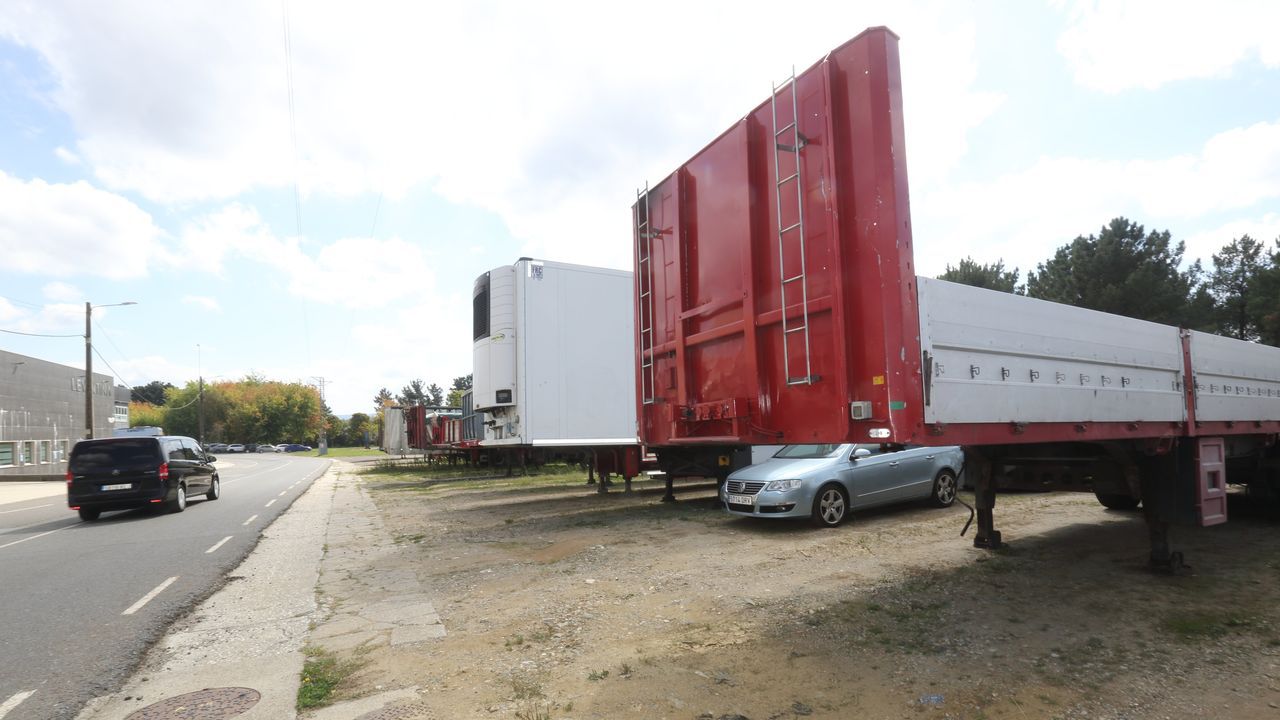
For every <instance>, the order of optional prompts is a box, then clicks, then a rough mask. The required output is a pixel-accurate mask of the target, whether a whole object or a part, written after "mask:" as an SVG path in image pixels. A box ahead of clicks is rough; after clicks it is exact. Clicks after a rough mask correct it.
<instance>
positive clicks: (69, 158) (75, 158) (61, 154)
mask: <svg viewBox="0 0 1280 720" xmlns="http://www.w3.org/2000/svg"><path fill="white" fill-rule="evenodd" d="M53 154H54V155H55V156H57V158H58V159H59V160H61V161H62V162H64V163H66V164H68V165H79V164H80V163H81V160H80V156H79V155H77V154H75V153H74V152H72V151H70V150H68V149H66V148H64V147H62V146H61V145H59V146H58V147H56V148H54V149H53Z"/></svg>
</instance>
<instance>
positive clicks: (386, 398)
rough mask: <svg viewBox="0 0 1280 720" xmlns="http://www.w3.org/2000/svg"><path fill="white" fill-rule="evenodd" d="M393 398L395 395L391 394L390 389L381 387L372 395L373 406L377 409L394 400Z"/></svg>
mask: <svg viewBox="0 0 1280 720" xmlns="http://www.w3.org/2000/svg"><path fill="white" fill-rule="evenodd" d="M395 399H396V397H395V396H394V395H392V394H391V391H390V390H388V389H386V388H382V389H381V390H379V391H378V394H377V395H374V396H373V407H374V408H375V409H377V410H381V409H382V408H384V407H386V406H387V403H391V402H395Z"/></svg>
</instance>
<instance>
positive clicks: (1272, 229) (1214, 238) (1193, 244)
mask: <svg viewBox="0 0 1280 720" xmlns="http://www.w3.org/2000/svg"><path fill="white" fill-rule="evenodd" d="M1245 235H1248V236H1249V237H1251V238H1253V239H1254V240H1257V241H1258V242H1259V243H1262V245H1263V248H1264V251H1265V252H1268V253H1270V252H1275V251H1276V249H1277V246H1276V241H1277V240H1280V213H1274V212H1270V213H1266V214H1265V215H1261V216H1259V217H1254V218H1245V219H1242V220H1232V221H1231V222H1228V223H1224V224H1222V225H1219V226H1217V227H1214V228H1210V229H1209V230H1204V231H1201V232H1197V233H1193V234H1191V235H1188V236H1187V238H1186V243H1187V256H1188V257H1193V258H1196V257H1198V258H1200V259H1201V260H1203V261H1204V267H1205V269H1206V270H1208V269H1211V268H1212V267H1213V254H1214V253H1217V252H1220V251H1221V250H1222V248H1223V246H1224V245H1228V244H1229V243H1230V242H1231V241H1232V240H1236V239H1238V238H1241V237H1243V236H1245Z"/></svg>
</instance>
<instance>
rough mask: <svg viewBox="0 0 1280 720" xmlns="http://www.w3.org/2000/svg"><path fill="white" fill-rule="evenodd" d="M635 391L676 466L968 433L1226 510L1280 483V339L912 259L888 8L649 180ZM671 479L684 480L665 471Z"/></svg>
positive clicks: (1110, 486)
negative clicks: (1049, 293) (964, 275)
mask: <svg viewBox="0 0 1280 720" xmlns="http://www.w3.org/2000/svg"><path fill="white" fill-rule="evenodd" d="M632 221H633V233H634V249H635V270H636V272H635V285H634V288H633V291H632V298H633V300H634V308H635V365H634V367H635V373H636V384H635V389H636V396H635V405H636V409H637V417H638V420H639V435H640V440H641V441H642V442H643V443H644V445H645V446H646V447H648V448H649V449H650V450H652V451H653V452H654V453H655V454H656V455H657V458H658V462H659V465H660V467H661V468H662V469H663V470H664V471H665V472H666V473H667V474H668V478H669V479H670V478H673V477H674V476H676V475H712V476H715V477H717V478H721V479H723V478H724V477H726V476H727V475H728V474H729V472H731V471H732V470H734V469H736V468H737V467H740V466H742V465H744V464H746V463H747V462H749V457H750V451H749V448H750V446H752V445H761V444H779V443H786V444H790V443H845V442H889V443H902V444H911V443H914V444H924V445H963V446H964V447H965V448H966V457H967V460H966V464H967V469H966V474H967V475H968V476H969V477H970V479H971V481H972V482H973V483H974V485H975V491H976V494H977V501H978V502H977V511H978V512H977V514H978V531H977V536H976V538H975V544H977V545H979V546H983V547H995V546H997V545H999V544H1000V542H1001V538H1000V534H999V532H997V531H996V530H995V527H994V519H993V517H994V516H993V509H994V506H995V498H996V492H997V489H999V488H1018V487H1036V488H1059V489H1076V490H1084V491H1091V492H1094V493H1095V494H1096V495H1097V497H1098V499H1099V501H1101V502H1103V503H1104V504H1106V505H1108V506H1109V507H1136V506H1137V505H1138V504H1139V503H1141V504H1142V505H1143V506H1144V508H1145V514H1146V518H1147V520H1148V522H1149V523H1150V525H1151V529H1152V533H1151V535H1152V548H1151V550H1152V561H1153V563H1154V564H1156V565H1158V566H1161V567H1166V568H1167V567H1173V566H1176V565H1177V564H1178V557H1177V556H1176V555H1175V554H1174V553H1172V552H1171V551H1170V549H1169V547H1168V527H1169V524H1170V523H1175V522H1189V523H1198V524H1203V525H1209V524H1216V523H1220V522H1223V521H1225V520H1226V488H1227V481H1228V478H1230V479H1231V481H1232V482H1238V483H1241V484H1245V485H1247V486H1248V487H1249V489H1250V490H1251V491H1253V492H1258V493H1267V494H1271V495H1280V468H1278V465H1280V449H1278V448H1277V437H1280V349H1277V348H1273V347H1267V346H1261V345H1257V344H1255V343H1247V342H1242V341H1238V340H1232V339H1229V338H1221V337H1216V336H1212V335H1208V334H1205V333H1199V332H1192V331H1188V330H1183V329H1180V328H1177V327H1171V326H1165V325H1160V324H1156V323H1151V322H1145V321H1142V320H1135V319H1132V318H1126V317H1121V316H1118V315H1110V314H1106V313H1100V312H1096V311H1091V310H1086V309H1082V308H1077V307H1071V306H1066V305H1061V304H1057V303H1050V302H1045V301H1041V300H1036V299H1031V298H1026V297H1022V296H1017V295H1013V294H1008V293H1000V292H994V291H989V290H982V289H978V288H972V287H968V286H963V285H957V284H954V283H948V282H944V281H939V280H933V279H930V278H924V277H919V276H917V274H916V272H915V265H914V256H913V240H912V226H911V217H910V203H909V200H908V183H907V171H906V142H905V134H904V130H903V104H902V87H901V77H900V67H899V59H898V37H897V36H896V35H895V34H893V33H892V32H891V31H889V30H888V29H886V28H871V29H869V30H866V31H865V32H863V33H861V34H859V35H858V36H857V37H855V38H853V39H852V40H850V41H849V42H847V43H845V44H843V45H841V46H840V47H838V48H836V49H835V50H832V51H831V52H830V53H828V54H827V55H826V56H825V57H823V58H822V59H821V60H820V61H818V62H817V63H815V64H813V65H812V66H810V67H809V68H807V69H805V70H803V71H802V72H800V73H799V74H795V75H793V76H792V77H791V78H789V79H788V80H786V81H785V82H782V83H780V84H775V86H774V92H773V95H772V96H771V97H770V98H769V99H768V100H766V101H765V102H764V103H762V104H760V105H758V106H757V107H755V108H754V109H753V110H751V112H749V113H748V114H747V115H746V116H744V117H743V118H742V119H741V120H739V121H738V122H737V123H735V124H734V125H733V126H732V127H730V128H729V129H728V130H726V131H725V132H724V133H722V134H721V135H720V136H719V137H717V138H716V139H715V140H713V141H712V142H711V143H710V144H709V145H707V146H706V147H705V148H703V149H702V150H700V151H699V152H698V153H696V154H695V155H694V156H693V157H692V158H690V159H689V160H688V161H686V162H685V163H684V164H682V165H681V166H680V167H679V168H678V169H677V170H676V171H675V172H673V173H672V174H671V175H669V176H668V177H666V178H664V179H662V180H661V181H659V182H658V183H656V184H653V185H648V184H646V186H645V188H644V189H643V190H641V191H640V192H639V193H637V198H636V203H635V204H634V205H633V206H632ZM668 499H673V498H672V497H671V485H670V484H669V485H668Z"/></svg>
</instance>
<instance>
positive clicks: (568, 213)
mask: <svg viewBox="0 0 1280 720" xmlns="http://www.w3.org/2000/svg"><path fill="white" fill-rule="evenodd" d="M766 7H767V8H769V9H770V11H766ZM775 7H776V6H761V7H755V8H752V7H741V6H740V5H739V4H737V3H728V2H716V3H692V4H691V3H686V2H678V1H677V0H661V1H655V2H653V3H650V4H648V5H646V6H645V9H644V11H643V12H636V13H630V14H628V15H627V21H626V22H625V23H619V22H617V16H616V11H615V9H613V8H612V7H608V6H604V5H600V4H598V3H586V2H574V1H572V0H562V1H561V2H554V3H538V4H529V3H514V2H513V3H504V2H482V3H463V4H454V5H448V4H439V3H430V4H418V5H415V4H405V3H398V2H389V1H388V2H370V3H365V4H362V5H361V9H360V12H359V13H352V12H350V8H349V6H348V5H346V4H343V3H295V4H293V5H292V6H291V7H290V9H289V12H290V39H291V48H292V52H291V56H290V57H291V60H292V77H293V87H292V94H291V93H290V89H289V87H288V86H287V84H286V69H285V64H284V60H285V58H284V48H283V33H282V30H281V15H280V11H279V8H278V7H277V6H275V5H271V4H263V3H258V2H249V1H241V2H233V3H221V4H218V5H217V6H216V7H215V6H212V5H210V6H207V7H205V9H204V10H203V11H201V10H199V9H197V8H193V7H192V6H188V5H170V4H164V3H154V2H146V1H144V0H132V1H126V0H122V1H121V2H116V3H111V4H109V5H103V4H90V5H88V6H85V5H83V4H78V3H75V4H73V3H66V2H63V3H58V2H42V3H39V4H32V5H27V6H22V7H16V6H10V7H9V8H8V9H7V12H6V11H5V10H0V35H8V36H10V37H13V38H14V39H15V40H16V41H17V42H19V43H22V44H25V45H28V46H30V47H32V48H34V49H35V50H36V51H38V52H39V53H40V54H41V56H42V57H44V58H45V60H46V61H47V62H48V64H49V67H50V68H51V69H52V72H53V74H54V76H55V78H56V80H57V83H58V89H57V90H56V92H55V93H54V96H53V98H52V99H53V101H54V102H55V103H56V104H57V106H58V107H59V108H60V109H62V110H63V111H64V112H65V113H67V115H68V116H69V117H70V120H71V124H72V125H73V126H74V127H75V128H76V129H77V131H78V132H80V133H81V137H80V139H79V141H78V142H77V144H76V151H77V152H78V153H79V155H80V156H81V157H82V158H83V159H84V161H85V162H86V164H87V165H88V166H89V167H91V168H92V169H93V171H94V172H95V173H96V175H97V177H98V178H99V179H100V180H101V181H102V182H103V183H104V184H105V185H106V186H107V187H109V188H112V189H115V190H119V191H137V192H140V193H142V194H143V195H145V196H146V197H148V198H150V199H153V200H157V201H161V202H166V203H174V202H185V201H192V200H206V199H221V198H231V197H236V196H238V195H241V194H242V193H245V192H246V191H249V190H251V189H254V188H260V187H271V188H288V187H290V186H291V185H292V183H293V181H294V179H295V178H297V180H298V182H299V184H300V186H301V189H302V192H303V195H304V197H314V196H315V195H316V194H317V193H338V194H353V193H361V192H385V193H386V194H387V196H388V199H389V200H394V199H397V198H399V197H401V196H402V195H403V194H404V193H405V192H407V191H408V190H409V189H410V188H413V187H415V186H419V185H422V184H424V183H426V184H430V185H431V186H432V187H433V188H434V189H435V190H436V191H437V192H439V193H441V194H443V195H444V196H445V197H446V198H448V199H449V200H451V201H453V202H456V203H460V204H466V205H473V206H476V207H480V208H483V209H487V210H491V211H494V212H496V213H498V214H499V215H501V216H502V218H503V219H504V221H505V222H506V224H507V226H508V227H509V228H511V230H512V231H513V233H514V234H515V235H516V236H517V237H519V238H520V239H521V240H523V241H526V242H528V243H529V244H530V245H531V246H532V247H534V248H543V250H542V251H540V252H539V253H538V254H541V255H545V256H548V257H554V258H556V259H563V260H572V261H578V262H595V263H598V264H605V265H612V266H616V267H627V266H629V265H630V262H631V259H630V243H631V240H630V238H631V231H630V226H629V224H630V217H629V212H628V208H629V207H630V205H631V203H632V202H633V201H634V188H636V187H637V186H640V185H642V184H643V183H644V182H645V180H646V179H648V180H653V181H656V180H658V179H660V178H661V177H663V176H665V175H666V174H667V173H669V172H671V171H672V170H674V169H675V167H676V166H677V165H678V164H679V163H680V162H681V161H683V160H684V159H686V158H688V157H689V156H691V155H692V154H693V153H694V152H696V151H697V150H698V149H699V148H701V147H702V146H703V145H704V144H705V143H706V142H707V141H708V140H709V139H711V138H713V137H715V135H716V134H718V133H719V132H720V131H722V130H724V129H725V128H726V127H728V126H729V125H730V124H731V123H733V122H734V121H736V120H737V119H738V118H740V117H741V116H742V115H743V114H745V113H746V112H747V111H748V110H750V109H751V108H752V107H754V106H755V105H756V104H758V103H760V102H763V101H764V100H766V99H767V97H768V92H769V88H770V83H771V82H772V81H777V80H781V79H783V78H784V77H785V76H786V74H787V72H788V71H789V68H790V67H791V66H792V65H795V66H797V67H799V68H801V69H803V68H804V67H806V66H807V65H808V64H809V63H811V62H814V61H816V60H818V59H819V58H820V57H821V55H822V53H825V52H826V51H828V50H830V49H832V48H834V47H835V46H837V45H838V44H840V43H842V42H844V41H845V40H847V39H848V38H849V37H850V35H852V34H853V33H855V32H857V31H858V30H860V29H861V28H863V27H866V26H869V25H879V24H888V25H889V26H890V27H892V28H893V29H894V30H895V31H896V32H898V33H899V34H901V36H902V37H903V58H904V59H903V73H904V76H905V86H906V90H905V91H904V92H905V93H906V95H907V100H906V102H907V104H908V107H909V108H910V112H909V113H908V118H909V120H908V121H909V122H910V128H909V131H908V132H909V135H910V138H911V147H912V152H911V153H910V155H909V157H910V162H911V172H912V173H913V177H915V178H916V179H917V180H919V181H927V180H929V179H932V178H937V177H941V176H942V175H944V174H945V172H946V171H947V170H948V169H949V168H950V167H952V166H953V165H954V164H955V163H956V162H957V161H959V159H960V158H961V157H962V156H963V155H964V154H965V152H966V149H967V146H966V134H967V132H968V131H969V130H970V129H971V128H972V127H973V126H975V125H976V124H977V123H980V122H981V121H982V120H983V119H984V118H986V117H987V116H988V115H989V114H990V113H991V112H992V111H993V110H994V108H995V107H996V106H997V105H998V104H999V102H1000V97H999V96H997V95H993V94H988V93H977V92H975V91H974V90H973V85H974V81H975V78H976V64H975V59H974V47H973V45H974V34H975V31H974V26H973V23H972V22H970V21H966V20H964V19H963V18H962V17H960V16H959V15H957V12H958V11H953V10H950V9H949V7H948V6H947V5H946V4H942V3H932V2H923V3H918V4H916V5H914V6H912V7H909V8H904V7H903V6H902V5H901V4H900V3H894V2H887V1H886V2H881V3H875V4H870V5H868V4H866V3H858V4H852V3H829V4H819V5H817V6H814V7H810V8H807V9H806V11H805V12H806V14H807V15H809V16H812V17H821V18H822V22H821V23H820V24H817V25H815V24H813V23H810V22H804V23H797V24H796V25H795V27H794V29H787V28H783V27H780V26H779V24H778V21H777V16H776V13H774V12H772V11H771V9H772V8H775ZM602 28H609V31H608V32H604V31H602ZM336 38H341V39H342V41H341V42H335V39H336ZM657 38H660V39H661V42H660V43H655V39H657ZM228 48H234V51H233V52H229V51H228ZM663 48H666V49H668V50H664V49H663ZM675 48H678V51H670V50H669V49H675ZM210 58H216V59H217V60H216V62H210ZM291 96H292V101H293V104H294V107H295V110H296V118H297V122H296V142H297V149H298V157H297V159H296V161H295V157H294V150H293V147H294V134H293V130H292V129H291V125H290V121H289V103H290V97H291Z"/></svg>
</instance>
